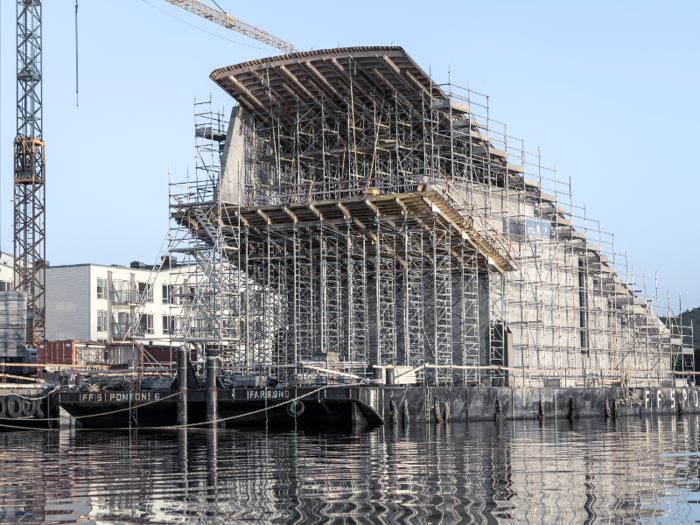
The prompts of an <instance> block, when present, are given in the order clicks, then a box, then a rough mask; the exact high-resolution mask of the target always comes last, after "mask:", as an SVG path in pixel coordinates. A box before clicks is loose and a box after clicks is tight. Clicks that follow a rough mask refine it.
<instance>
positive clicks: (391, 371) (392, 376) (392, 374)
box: [386, 368, 396, 385]
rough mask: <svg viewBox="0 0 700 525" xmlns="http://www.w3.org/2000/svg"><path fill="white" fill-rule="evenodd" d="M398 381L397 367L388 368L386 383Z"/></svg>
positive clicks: (391, 383) (390, 383)
mask: <svg viewBox="0 0 700 525" xmlns="http://www.w3.org/2000/svg"><path fill="white" fill-rule="evenodd" d="M395 383H396V368H387V369H386V384H387V385H393V384H395Z"/></svg>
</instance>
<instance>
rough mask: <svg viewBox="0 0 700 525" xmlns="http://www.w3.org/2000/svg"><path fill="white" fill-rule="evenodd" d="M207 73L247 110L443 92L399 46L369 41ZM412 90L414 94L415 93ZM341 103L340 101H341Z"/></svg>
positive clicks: (419, 98)
mask: <svg viewBox="0 0 700 525" xmlns="http://www.w3.org/2000/svg"><path fill="white" fill-rule="evenodd" d="M210 78H211V79H212V80H213V81H214V82H216V83H217V84H218V85H219V86H221V88H222V89H223V90H224V91H226V92H227V93H229V94H230V95H231V96H232V97H233V98H235V99H236V100H237V101H238V102H239V103H240V104H241V105H242V106H245V107H247V108H248V109H249V110H251V111H266V112H267V111H269V110H270V108H271V107H277V106H281V108H282V111H283V112H285V111H286V112H287V113H288V114H291V113H293V112H295V111H296V108H297V101H298V102H299V103H302V104H303V103H313V102H316V101H318V100H321V99H323V100H325V101H330V105H333V104H334V103H340V102H343V101H344V100H347V99H348V98H349V97H350V85H351V83H352V91H353V97H354V99H355V100H356V101H358V102H361V103H365V104H367V105H369V104H368V103H369V102H370V101H371V99H374V100H375V101H377V102H379V103H381V101H382V100H383V99H384V98H385V97H387V96H390V95H393V94H394V92H397V93H398V95H399V96H401V97H402V98H404V99H405V100H407V101H411V102H412V103H414V104H416V105H420V104H422V100H423V98H422V96H420V95H421V93H422V92H426V93H429V94H430V95H432V98H433V99H437V100H444V99H446V98H447V97H446V96H445V94H444V93H443V92H442V91H441V90H440V89H439V88H438V87H436V86H435V84H432V86H431V80H430V77H429V76H428V75H427V74H426V73H425V71H423V70H422V69H421V68H420V67H419V66H418V65H417V64H416V63H415V62H414V61H413V59H412V58H411V57H410V56H408V54H407V53H406V52H405V51H404V50H403V48H401V47H397V46H369V47H344V48H337V49H320V50H317V51H304V52H299V53H292V54H288V55H280V56H275V57H270V58H264V59H259V60H252V61H249V62H243V63H242V64H236V65H232V66H228V67H224V68H221V69H217V70H216V71H214V72H213V73H212V74H211V75H210ZM417 95H418V96H417ZM343 103H344V102H343Z"/></svg>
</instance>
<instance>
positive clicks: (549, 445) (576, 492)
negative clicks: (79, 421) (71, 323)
mask: <svg viewBox="0 0 700 525" xmlns="http://www.w3.org/2000/svg"><path fill="white" fill-rule="evenodd" d="M699 440H700V418H699V417H698V416H685V417H682V418H672V417H665V418H654V419H637V418H626V419H620V420H612V419H607V420H606V419H572V420H569V419H566V418H563V419H558V420H555V419H547V420H545V421H542V422H538V421H512V420H505V421H500V422H498V423H495V422H470V423H458V422H452V423H445V424H437V425H434V424H431V425H421V424H416V423H408V424H406V423H405V422H403V421H397V422H395V423H394V424H392V425H387V426H384V427H381V428H375V429H373V430H368V431H355V432H345V433H321V432H317V433H309V432H293V431H286V432H281V431H278V432H267V431H265V430H252V429H247V430H232V429H218V430H205V429H197V430H189V431H186V430H177V431H171V432H150V431H149V432H143V431H140V432H139V431H133V432H131V433H128V432H95V431H75V430H72V431H69V430H64V431H53V432H33V431H31V432H30V431H27V432H11V433H9V432H7V433H2V434H0V455H2V465H3V468H2V470H1V471H0V486H1V487H2V490H0V522H3V523H7V522H14V521H53V522H60V523H72V522H77V521H82V522H85V521H88V522H89V521H93V522H104V521H109V522H120V523H124V522H132V523H134V522H139V523H146V522H147V523H173V522H195V521H196V522H205V521H212V522H221V523H224V522H226V523H232V522H239V521H252V522H262V523H264V522H271V523H355V522H365V523H367V522H378V523H455V522H462V523H470V522H488V523H543V522H547V523H603V522H605V523H628V522H642V523H645V522H657V521H664V522H667V521H671V522H685V521H695V520H697V519H698V517H700V508H699V506H698V503H699V500H700V494H698V492H697V491H698V488H697V484H698V474H699V472H698V461H699V460H700V453H699V452H698V451H699V450H700V449H699Z"/></svg>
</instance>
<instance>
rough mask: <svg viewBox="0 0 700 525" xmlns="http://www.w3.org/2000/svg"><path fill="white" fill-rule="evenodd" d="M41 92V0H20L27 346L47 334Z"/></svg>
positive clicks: (21, 269) (267, 39)
mask: <svg viewBox="0 0 700 525" xmlns="http://www.w3.org/2000/svg"><path fill="white" fill-rule="evenodd" d="M166 1H167V2H169V3H171V4H173V5H175V6H178V7H181V8H182V9H185V10H187V11H189V12H191V13H194V14H196V15H198V16H201V17H202V18H206V19H207V20H210V21H212V22H215V23H217V24H219V25H221V26H223V27H225V28H227V29H231V30H233V31H237V32H239V33H241V34H243V35H246V36H249V37H250V38H254V39H255V40H258V41H259V42H264V43H265V44H268V45H270V46H272V47H275V48H277V49H279V50H281V51H284V52H285V53H293V52H295V51H297V49H296V48H295V47H294V46H293V45H291V44H290V43H288V42H285V41H284V40H281V39H279V38H277V37H275V36H272V35H271V34H269V33H266V32H265V31H263V30H262V29H260V28H258V27H255V26H253V25H250V24H246V23H245V22H243V21H241V20H238V19H236V18H233V17H232V16H229V15H228V14H226V13H224V12H222V11H218V10H216V9H214V8H212V7H209V6H208V5H206V4H203V3H201V2H198V1H197V0H166ZM76 38H77V3H76ZM76 45H77V44H76ZM76 50H77V47H76ZM76 56H77V55H76ZM76 68H77V62H76ZM76 72H77V69H76ZM76 82H77V78H76ZM76 86H77V84H76ZM76 89H77V87H76ZM76 92H77V91H76ZM42 95H43V93H42V0H17V135H16V137H15V140H14V242H13V244H14V274H15V277H14V289H15V290H18V291H21V292H25V293H26V294H27V333H26V338H25V345H26V346H27V347H28V348H36V347H37V344H38V343H40V342H41V341H43V340H44V339H45V335H46V194H45V183H46V172H45V170H46V144H45V142H44V141H43V136H42V135H43V133H42V130H43V112H42Z"/></svg>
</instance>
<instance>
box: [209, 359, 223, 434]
mask: <svg viewBox="0 0 700 525" xmlns="http://www.w3.org/2000/svg"><path fill="white" fill-rule="evenodd" d="M219 356H220V351H219V350H218V349H214V348H208V349H207V422H212V421H216V420H217V419H219V407H218V404H217V399H216V397H217V396H216V378H217V377H218V375H219ZM211 426H212V427H214V426H216V425H215V424H214V425H211Z"/></svg>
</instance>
